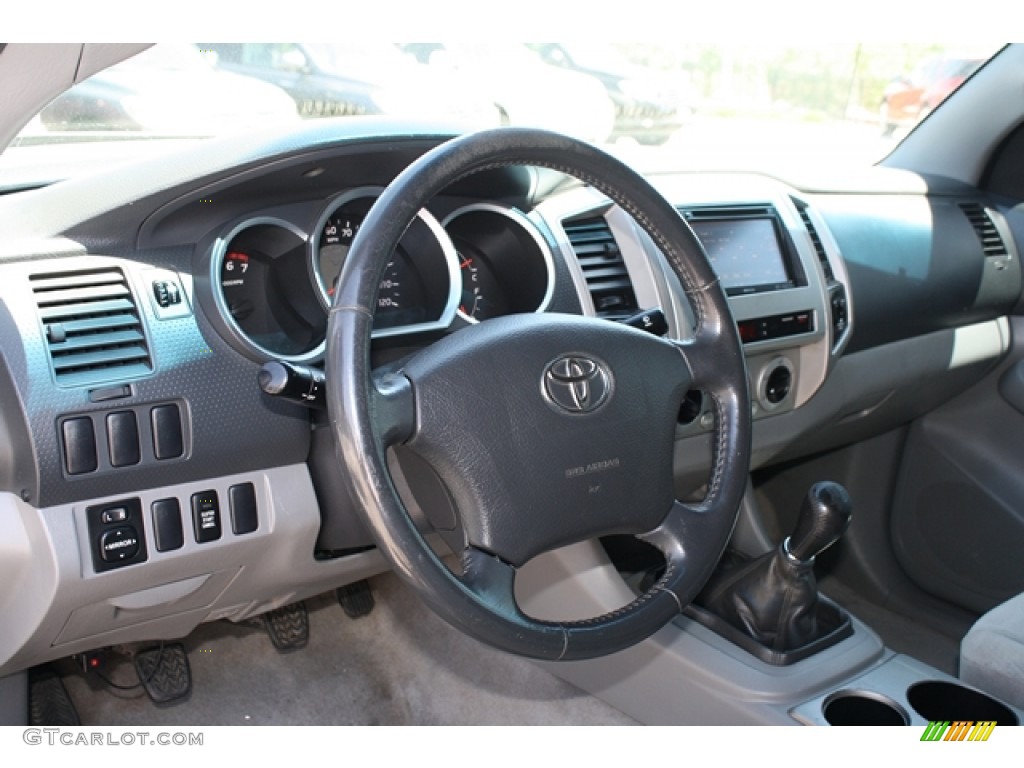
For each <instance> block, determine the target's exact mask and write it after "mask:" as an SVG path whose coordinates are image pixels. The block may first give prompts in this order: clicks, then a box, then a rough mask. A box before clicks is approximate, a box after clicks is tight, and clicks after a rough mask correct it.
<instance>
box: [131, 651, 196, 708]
mask: <svg viewBox="0 0 1024 768" xmlns="http://www.w3.org/2000/svg"><path fill="white" fill-rule="evenodd" d="M134 662H135V671H136V672H137V673H138V675H139V682H140V683H142V687H143V688H144V689H145V690H146V693H147V694H148V695H149V698H150V699H152V700H153V703H154V704H170V703H171V702H173V701H178V700H179V699H184V698H185V697H187V696H188V695H189V694H190V693H191V692H192V668H191V667H190V666H189V663H188V655H187V654H186V653H185V646H183V645H182V644H181V643H163V644H161V645H156V646H153V647H152V648H146V649H144V650H141V651H137V652H136V653H135V657H134Z"/></svg>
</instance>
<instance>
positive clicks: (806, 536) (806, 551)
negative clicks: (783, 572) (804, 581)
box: [782, 481, 853, 563]
mask: <svg viewBox="0 0 1024 768" xmlns="http://www.w3.org/2000/svg"><path fill="white" fill-rule="evenodd" d="M852 506H853V505H852V504H851V503H850V494H848V493H847V492H846V489H845V488H843V486H841V485H839V483H832V482H828V481H826V482H823V483H815V484H814V485H812V486H811V490H809V491H808V492H807V496H805V497H804V503H803V505H802V506H801V507H800V516H799V517H798V518H797V521H796V528H795V529H794V530H793V533H792V534H790V536H789V538H787V539H786V540H785V541H784V542H782V547H783V549H784V550H785V552H786V554H788V555H789V556H790V557H791V558H793V559H794V560H796V561H798V562H801V563H807V562H813V561H814V558H815V557H816V556H817V555H820V554H821V553H822V552H824V551H825V550H826V549H828V548H829V547H831V546H832V545H833V544H835V543H836V542H837V541H838V540H839V538H840V537H841V536H842V535H843V534H844V533H846V529H847V528H848V527H849V526H850V517H851V510H852Z"/></svg>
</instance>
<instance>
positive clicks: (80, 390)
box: [0, 121, 1021, 674]
mask: <svg viewBox="0 0 1024 768" xmlns="http://www.w3.org/2000/svg"><path fill="white" fill-rule="evenodd" d="M446 135H447V134H445V133H443V132H441V131H437V130H434V129H431V130H427V129H423V128H417V127H409V126H401V125H396V124H390V123H383V122H372V121H371V122H366V123H358V124H357V127H353V124H352V121H347V122H339V123H335V122H333V121H321V122H319V123H318V124H316V125H309V126H304V127H302V128H301V129H297V130H294V131H290V132H288V133H281V134H276V133H267V134H264V135H261V136H259V137H255V138H249V139H245V140H240V141H233V142H213V143H211V145H210V146H202V147H198V148H195V149H194V150H192V151H191V152H190V153H189V154H188V155H186V156H185V157H184V158H183V159H182V161H181V162H174V161H168V160H166V159H161V158H157V159H153V160H151V161H146V163H148V164H143V166H142V167H140V168H138V169H137V171H136V173H134V174H132V176H131V178H126V177H125V176H124V175H123V174H120V173H117V172H115V171H111V172H109V173H106V174H100V175H97V176H92V177H89V178H87V179H81V180H70V181H67V182H63V183H61V184H55V185H53V186H51V187H45V188H41V189H38V190H32V191H28V192H22V193H19V194H16V195H8V196H6V198H4V199H3V200H0V224H2V225H3V227H4V231H5V232H6V233H7V236H6V237H5V239H4V242H3V243H2V249H3V252H2V253H0V258H2V261H0V269H2V271H3V279H2V281H0V302H2V303H0V348H2V349H3V355H2V360H0V388H2V390H3V396H2V398H0V416H2V419H0V430H2V434H0V445H2V455H0V484H2V488H0V490H2V493H0V541H2V542H3V543H4V551H5V554H4V557H3V558H0V584H3V585H5V586H0V606H3V611H4V615H5V616H9V617H16V620H12V622H11V626H16V629H15V630H13V631H11V632H8V633H5V634H4V635H3V637H2V638H0V674H4V673H6V672H12V671H17V670H19V669H23V668H25V667H27V666H30V665H32V664H36V663H39V662H41V661H43V660H46V659H49V658H56V657H59V656H65V655H69V654H71V653H76V652H79V651H83V650H88V649H90V648H94V647H97V646H100V645H107V644H112V643H117V642H127V641H130V640H136V639H149V638H164V637H176V636H181V635H183V634H186V633H187V632H189V631H191V629H192V628H194V627H195V626H196V625H197V624H199V623H201V622H204V621H210V620H214V619H219V618H229V619H233V620H241V619H244V618H247V617H249V616H253V615H256V614H259V613H261V612H263V611H266V610H268V609H270V608H274V607H277V606H280V605H285V604H287V603H290V602H294V601H295V600H298V599H302V598H303V597H306V596H310V595H313V594H317V593H319V592H322V591H325V590H327V589H331V588H334V587H337V586H340V585H343V584H345V583H349V582H351V581H355V580H358V579H360V578H365V577H366V576H368V575H371V574H372V573H375V572H378V571H381V570H383V569H384V568H385V565H384V562H383V560H382V559H381V558H380V556H379V555H378V554H377V552H376V551H375V549H374V547H373V543H372V541H371V540H370V539H369V537H368V535H367V534H366V532H365V530H364V529H363V528H362V525H361V524H360V523H359V520H358V517H357V515H356V514H355V511H354V502H353V501H352V492H351V488H350V487H349V485H348V481H347V478H345V477H344V476H342V475H341V473H340V471H339V469H338V467H339V465H338V462H337V459H336V454H335V446H334V442H333V437H332V436H331V430H330V429H329V424H328V422H327V418H326V416H325V414H324V413H323V412H321V411H317V410H311V409H310V408H307V407H305V405H303V404H302V398H301V397H300V398H298V402H296V401H294V400H289V399H287V398H281V397H275V396H273V395H272V394H268V392H266V391H264V390H263V389H261V387H260V386H259V381H260V373H261V370H263V369H264V366H265V365H266V364H267V363H271V362H274V361H283V362H287V363H289V364H290V365H293V366H298V367H300V368H304V369H308V370H310V371H312V372H313V373H314V375H315V376H319V377H321V378H318V379H317V381H320V382H322V377H323V376H330V375H331V372H330V371H329V370H323V365H324V340H325V335H326V329H327V319H328V311H329V306H330V303H331V300H332V297H333V293H334V291H335V287H336V284H337V280H338V277H339V274H340V273H341V269H342V266H343V264H344V262H345V259H346V257H347V254H348V251H349V247H350V246H351V243H352V241H353V238H354V237H355V236H356V234H357V233H358V231H359V228H360V226H361V225H362V222H363V220H364V218H365V216H366V215H367V212H368V211H369V209H370V207H371V206H372V204H373V201H374V199H375V198H376V197H378V196H379V195H380V194H382V193H383V190H384V189H385V188H386V186H387V184H388V183H389V182H390V180H391V179H393V178H394V177H395V176H396V175H397V174H398V173H399V172H400V171H401V169H402V168H404V167H405V166H406V165H408V164H409V163H410V162H411V161H412V160H414V159H415V158H416V157H418V156H419V155H420V154H422V153H423V152H424V151H426V150H427V149H429V148H430V147H432V146H434V145H436V144H437V143H439V142H441V141H443V140H444V139H445V138H446ZM650 180H651V182H652V183H653V184H654V185H655V186H656V187H657V188H658V189H659V191H661V192H662V194H664V195H665V197H666V198H667V199H669V200H670V201H671V202H672V203H673V204H674V205H675V206H676V207H677V208H678V210H679V212H680V215H681V216H683V217H684V218H685V219H686V220H687V221H688V222H689V223H690V225H691V226H692V228H693V229H694V231H695V233H696V234H697V236H698V238H699V240H700V242H701V243H702V245H703V247H704V249H705V251H706V252H707V254H708V257H709V258H710V259H711V261H712V264H713V266H714V268H715V270H716V273H717V274H718V276H719V279H720V280H721V283H722V286H723V288H724V289H725V291H726V294H727V295H728V297H729V302H730V308H731V310H732V313H733V318H734V320H735V321H736V323H737V327H738V329H739V332H740V337H741V339H742V341H743V343H744V351H745V356H746V364H747V371H748V377H749V385H750V392H751V400H752V402H751V407H752V412H753V416H754V423H755V428H754V463H755V466H758V467H760V466H768V465H770V464H771V463H772V462H774V461H780V460H783V459H785V458H790V457H794V456H799V455H804V454H808V453H810V452H813V451H817V450H823V449H825V448H827V447H829V446H832V445H837V444H842V443H843V442H844V441H849V440H853V439H857V438H858V436H862V435H864V434H869V433H872V432H878V431H881V430H884V429H887V428H889V427H890V426H891V425H892V424H895V423H900V422H901V421H905V420H907V419H908V418H912V417H913V415H914V414H915V413H918V412H921V411H922V410H923V409H927V408H929V407H931V406H932V404H933V403H934V402H938V401H941V399H942V398H944V397H946V396H948V394H949V392H952V391H956V390H959V389H962V388H963V387H964V386H965V384H966V383H967V382H969V381H970V380H972V379H973V378H975V377H976V376H978V375H980V374H979V373H978V372H979V371H981V370H982V369H985V368H987V366H989V365H990V364H991V362H992V361H993V360H996V359H998V358H999V356H1000V355H1002V354H1003V353H1004V352H1005V351H1006V349H1007V348H1008V344H1009V340H1008V331H1007V324H1006V315H1007V313H1008V312H1009V311H1010V310H1011V308H1012V307H1013V305H1014V304H1015V302H1016V300H1017V297H1018V296H1019V294H1020V289H1021V275H1020V266H1019V257H1018V253H1017V250H1016V245H1015V237H1014V232H1013V226H1014V225H1013V223H1012V221H1011V220H1010V219H1008V218H1007V216H1005V215H1004V213H1003V212H1002V211H1001V209H1000V206H999V204H998V202H997V201H992V200H989V199H988V198H986V197H985V196H983V195H980V194H979V193H977V192H976V191H975V190H973V189H970V188H966V187H963V186H958V185H952V184H951V185H950V186H948V187H947V188H933V189H930V190H928V191H927V192H923V191H921V190H919V189H916V188H914V187H913V185H912V184H910V183H909V182H908V181H907V180H906V179H904V178H900V177H897V178H895V179H894V178H890V177H884V178H880V179H879V181H878V186H877V187H876V188H875V189H874V190H873V191H872V194H869V195H866V194H860V193H858V192H856V191H851V190H844V189H835V190H832V191H830V192H828V193H826V194H823V193H821V192H809V191H804V190H801V189H798V188H797V187H796V186H791V185H789V184H786V183H784V182H782V181H779V180H776V179H772V178H767V177H761V176H752V175H738V174H728V175H726V174H722V175H718V174H683V173H680V174H656V175H652V176H651V177H650ZM897 221H898V222H900V223H899V224H898V225H897V224H896V223H895V222H897ZM992 233H994V234H995V236H996V238H997V239H998V240H999V244H1000V248H1001V249H1000V250H997V251H996V252H988V251H985V250H983V245H982V243H983V242H984V240H985V238H986V237H988V236H990V235H992ZM655 309H658V310H660V311H661V312H662V313H663V314H664V317H665V323H666V326H667V329H668V334H669V335H671V336H673V337H676V338H687V337H688V335H691V334H692V333H693V329H694V326H695V322H694V318H693V316H692V311H691V309H690V307H689V303H688V302H687V300H686V295H685V292H684V290H683V288H682V286H681V285H680V283H679V280H678V279H677V278H676V276H675V275H674V273H673V272H672V271H671V270H670V269H669V267H668V265H667V263H666V260H665V259H664V257H663V256H662V255H661V254H660V252H659V251H658V249H657V248H656V247H655V245H654V243H653V242H651V240H650V238H648V237H647V236H646V235H645V234H644V232H643V231H642V230H641V229H640V228H639V227H638V226H637V225H636V224H635V223H634V222H633V220H632V219H631V218H630V217H629V215H628V214H626V213H625V212H624V211H623V210H621V209H620V208H618V207H616V206H614V205H613V204H612V203H611V202H610V201H609V200H608V199H606V198H605V197H604V196H603V195H602V194H600V193H599V192H597V191H596V190H594V189H593V188H591V187H588V186H587V185H585V184H581V183H578V182H576V181H574V180H570V179H566V178H565V177H563V176H562V175H561V174H559V173H557V172H555V171H551V170H542V169H537V168H524V167H512V168H501V169H493V170H488V171H484V172H481V173H479V174H476V175H474V176H471V177H468V178H466V179H464V180H462V181H460V182H459V183H457V184H456V185H454V186H453V187H451V188H449V189H448V190H446V191H445V192H444V194H442V195H441V196H439V197H437V198H436V199H435V200H434V201H433V202H432V203H431V204H430V205H429V206H428V208H427V209H424V210H422V211H420V212H419V213H418V214H417V215H416V217H415V220H414V222H413V224H412V225H411V226H410V227H409V228H408V230H407V231H406V233H405V235H404V236H403V238H402V240H401V243H400V245H399V247H398V248H397V249H396V251H395V253H394V255H393V258H392V259H391V260H390V261H389V262H388V263H387V265H386V266H385V267H384V269H383V272H382V274H381V275H380V276H379V292H378V298H377V311H376V315H375V320H374V327H373V337H374V349H373V355H374V358H375V359H374V361H373V362H374V364H376V365H391V366H401V364H402V361H403V360H404V359H406V358H407V357H408V356H409V355H411V354H413V353H415V351H416V350H417V349H420V348H422V347H424V346H426V345H428V344H430V343H431V342H433V341H436V340H438V339H440V338H442V337H443V336H445V335H447V334H451V333H458V332H459V330H460V329H462V328H465V327H467V326H468V325H472V324H475V323H479V322H486V321H487V320H489V319H492V318H495V317H499V316H504V315H514V314H519V313H534V312H562V313H569V314H586V315H592V316H596V317H601V318H605V319H607V320H608V321H611V322H617V321H623V320H627V319H630V318H633V317H635V316H638V315H639V316H643V315H644V313H650V312H651V311H653V310H655ZM908 345H912V347H913V349H914V350H915V354H914V355H911V356H908V355H907V350H908V348H909V347H908ZM921 352H923V353H922V354H916V353H921ZM894 361H899V364H898V365H897V364H894ZM921 377H930V384H929V386H927V387H920V386H919V384H920V381H921ZM713 427H714V416H713V414H712V412H711V410H710V408H709V404H708V403H706V402H704V398H703V397H702V393H700V392H699V391H697V392H690V393H688V394H687V396H686V398H685V400H684V401H683V402H681V403H680V408H679V415H678V423H677V428H676V460H675V470H676V483H677V495H679V496H680V497H685V496H688V495H692V494H694V493H699V491H700V489H701V487H702V485H703V484H704V483H705V482H706V481H707V469H708V466H709V456H710V450H711V446H710V436H711V434H712V430H713ZM394 471H395V480H396V484H397V485H398V486H399V489H400V490H401V491H402V492H403V493H404V494H405V495H406V496H407V501H408V505H409V507H410V508H411V510H412V512H413V513H414V515H416V516H417V517H418V518H419V519H422V520H429V522H430V523H431V524H432V525H433V526H434V528H435V529H438V530H450V529H452V528H454V527H455V525H456V522H455V521H456V519H457V515H456V512H455V510H453V509H451V508H450V502H449V501H448V500H447V496H446V494H445V492H444V489H443V488H441V487H439V486H438V481H437V480H436V477H434V476H432V475H431V473H430V471H429V469H428V468H425V467H423V466H422V465H421V463H417V461H416V460H415V459H414V458H410V457H405V458H402V457H399V458H397V459H396V462H395V467H394Z"/></svg>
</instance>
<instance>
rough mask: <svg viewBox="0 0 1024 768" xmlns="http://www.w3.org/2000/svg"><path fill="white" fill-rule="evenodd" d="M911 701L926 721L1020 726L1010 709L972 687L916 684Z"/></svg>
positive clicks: (937, 682) (933, 682)
mask: <svg viewBox="0 0 1024 768" xmlns="http://www.w3.org/2000/svg"><path fill="white" fill-rule="evenodd" d="M907 701H908V702H910V706H912V707H913V708H914V711H916V712H917V714H919V715H920V716H921V717H923V718H924V719H925V720H929V721H932V720H938V721H949V722H957V721H963V720H971V721H974V722H977V721H979V720H984V721H991V722H996V723H998V724H999V725H1019V722H1018V720H1017V716H1016V715H1015V714H1014V713H1013V710H1011V709H1010V708H1009V707H1007V706H1006V705H1005V704H1003V703H1002V702H1000V701H997V700H996V699H993V698H992V697H991V696H988V695H986V694H984V693H982V692H981V691H975V690H973V689H972V688H966V687H964V686H962V685H958V684H957V683H950V682H946V681H944V680H926V681H925V682H923V683H915V684H914V685H912V686H910V689H909V690H908V691H907Z"/></svg>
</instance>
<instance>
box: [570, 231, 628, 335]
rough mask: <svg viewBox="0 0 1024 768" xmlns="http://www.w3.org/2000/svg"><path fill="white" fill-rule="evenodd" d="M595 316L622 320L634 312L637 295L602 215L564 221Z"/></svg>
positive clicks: (620, 253)
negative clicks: (592, 303)
mask: <svg viewBox="0 0 1024 768" xmlns="http://www.w3.org/2000/svg"><path fill="white" fill-rule="evenodd" d="M562 227H563V228H564V229H565V234H566V236H567V237H568V238H569V243H570V244H571V245H572V249H573V251H574V252H575V254H576V260H577V261H578V262H579V265H580V269H582V270H583V278H584V279H585V280H586V282H587V289H588V290H589V291H590V296H591V298H592V299H593V301H594V311H595V312H596V313H597V316H598V317H604V318H608V319H611V320H617V319H622V318H625V317H628V316H629V315H632V314H634V313H635V312H636V311H637V303H636V294H635V293H634V292H633V284H632V283H631V282H630V279H629V272H628V270H627V269H626V263H625V262H624V261H623V260H622V252H621V251H620V250H619V246H618V244H617V243H616V242H615V237H614V236H613V235H612V231H611V228H610V227H609V226H608V222H607V221H605V219H604V217H602V216H594V217H591V218H586V219H576V220H573V221H566V222H563V224H562Z"/></svg>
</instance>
